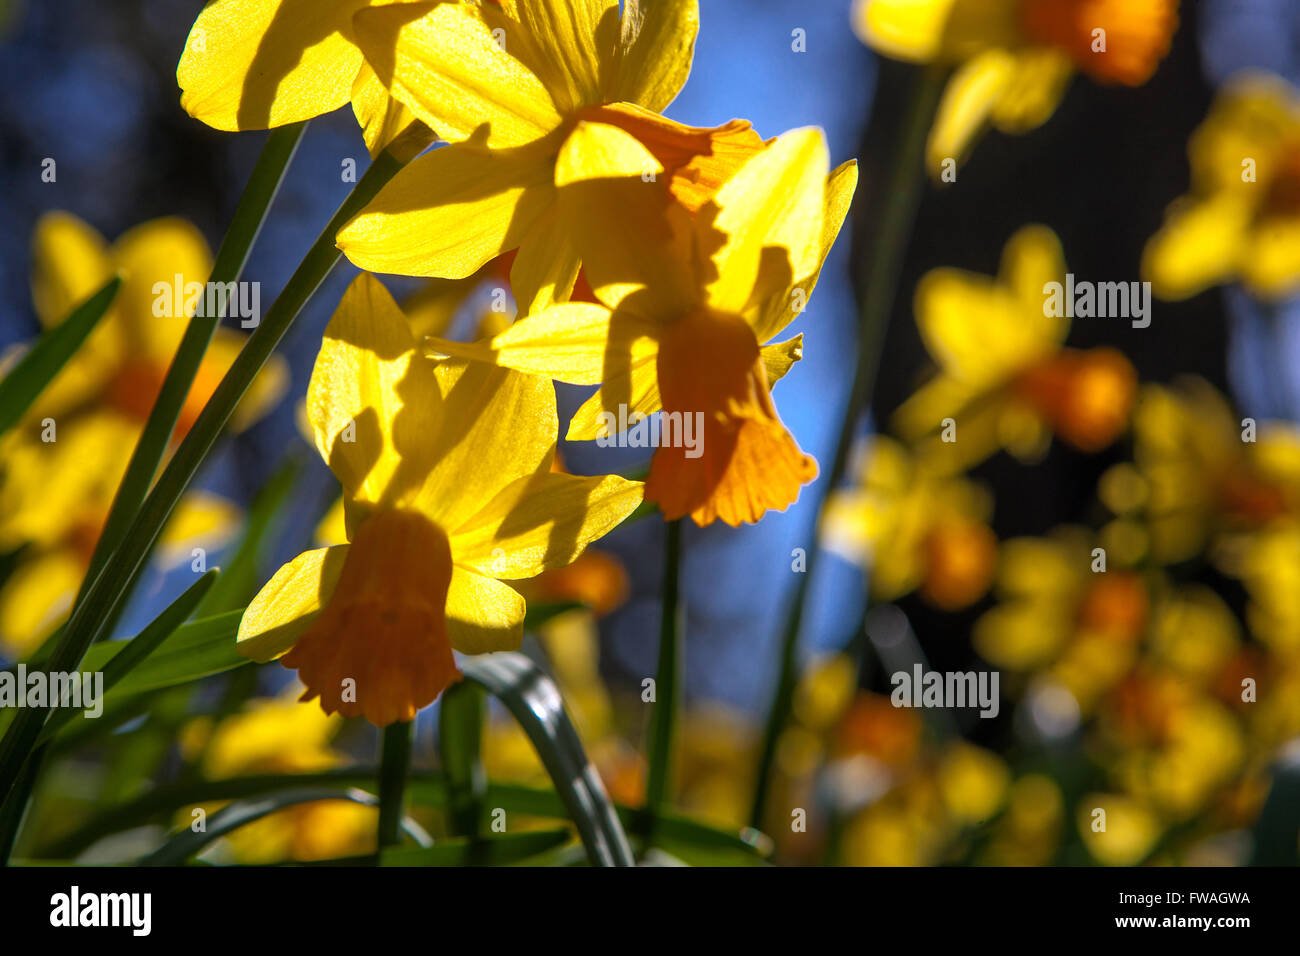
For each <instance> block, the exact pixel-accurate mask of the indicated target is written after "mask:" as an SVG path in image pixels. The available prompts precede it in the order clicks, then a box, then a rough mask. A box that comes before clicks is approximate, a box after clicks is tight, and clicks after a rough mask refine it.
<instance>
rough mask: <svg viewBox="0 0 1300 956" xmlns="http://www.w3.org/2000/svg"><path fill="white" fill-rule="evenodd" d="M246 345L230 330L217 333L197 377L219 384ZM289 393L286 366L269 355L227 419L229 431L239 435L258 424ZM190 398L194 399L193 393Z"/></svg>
mask: <svg viewBox="0 0 1300 956" xmlns="http://www.w3.org/2000/svg"><path fill="white" fill-rule="evenodd" d="M247 341H248V339H247V338H246V337H245V336H244V335H242V334H241V333H239V332H236V331H235V330H233V329H226V328H220V329H217V334H216V335H214V336H213V337H212V342H211V343H210V344H209V345H208V350H207V352H205V353H204V355H203V367H202V370H201V371H200V373H199V374H200V377H201V378H203V379H206V380H208V381H210V382H217V381H220V379H221V378H222V377H223V376H224V375H225V374H226V372H228V371H230V366H232V365H234V364H235V359H237V358H239V353H240V352H242V351H243V350H244V345H245V344H246V343H247ZM288 391H289V366H288V364H287V363H286V362H285V361H284V359H283V358H282V357H281V356H279V355H272V356H271V358H270V359H269V360H268V361H267V363H266V364H265V365H263V366H262V368H261V370H260V371H259V372H258V373H257V375H256V376H255V377H254V378H253V381H252V384H250V385H249V386H248V391H246V392H245V393H244V397H243V398H241V399H240V400H239V404H238V405H236V406H235V413H234V414H233V415H232V416H231V417H230V430H231V431H233V432H242V431H244V430H245V429H247V428H249V427H251V426H252V425H254V424H256V423H257V422H259V421H261V420H262V419H263V418H265V417H266V415H267V414H268V413H269V412H270V411H271V409H273V408H274V407H275V406H276V405H278V404H279V402H280V400H281V399H282V398H284V396H285V395H286V394H287V393H288ZM191 398H196V396H194V394H193V393H192V392H191ZM205 402H206V399H205Z"/></svg>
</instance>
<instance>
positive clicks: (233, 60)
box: [176, 0, 370, 130]
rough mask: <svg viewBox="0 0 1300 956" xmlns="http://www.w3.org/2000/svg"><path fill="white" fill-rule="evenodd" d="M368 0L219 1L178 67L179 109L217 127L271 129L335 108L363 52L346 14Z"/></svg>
mask: <svg viewBox="0 0 1300 956" xmlns="http://www.w3.org/2000/svg"><path fill="white" fill-rule="evenodd" d="M369 2H370V0H332V2H329V3H318V2H314V0H217V2H214V3H209V4H208V5H207V6H206V7H204V8H203V10H202V12H200V13H199V16H198V19H197V20H195V21H194V26H193V28H191V30H190V35H189V38H188V39H187V40H186V41H185V51H184V52H183V53H182V54H181V60H180V63H179V64H178V65H177V67H176V82H177V84H179V86H180V88H181V90H182V93H181V108H182V109H184V110H185V111H186V112H187V113H189V114H190V115H191V116H193V117H194V118H195V119H199V120H202V121H203V122H205V123H207V124H208V125H209V126H212V127H215V128H216V129H223V130H244V129H269V128H271V127H275V126H283V125H285V124H287V123H296V122H298V121H299V120H304V119H309V118H311V117H313V116H320V115H321V114H322V113H328V112H329V111H330V110H334V109H338V107H340V106H342V105H343V104H344V103H346V102H347V101H348V98H349V96H351V94H352V82H353V80H354V79H355V78H356V75H357V70H358V69H360V67H361V62H362V57H361V51H360V50H359V49H357V47H356V45H355V43H354V42H353V38H352V15H353V13H355V12H356V11H357V10H359V9H361V8H362V7H364V6H367V5H368V4H369Z"/></svg>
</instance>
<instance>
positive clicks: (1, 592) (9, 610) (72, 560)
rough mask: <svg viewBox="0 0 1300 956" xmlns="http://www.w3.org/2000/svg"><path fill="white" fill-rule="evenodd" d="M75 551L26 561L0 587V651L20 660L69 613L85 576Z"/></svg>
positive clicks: (58, 552)
mask: <svg viewBox="0 0 1300 956" xmlns="http://www.w3.org/2000/svg"><path fill="white" fill-rule="evenodd" d="M85 573H86V565H85V562H84V561H83V560H82V559H81V558H80V557H79V556H78V555H77V553H76V552H75V551H72V550H70V549H66V548H60V549H56V550H54V551H49V552H46V553H44V554H39V555H36V556H35V557H32V558H28V559H27V560H25V561H23V562H22V563H21V564H19V565H18V567H17V568H15V569H14V571H13V573H12V574H10V575H9V579H8V580H7V581H5V583H4V585H3V586H0V649H3V650H4V653H5V656H7V657H14V658H18V659H20V660H21V659H22V658H24V657H26V656H27V655H28V654H30V653H31V652H32V651H34V650H36V649H37V648H38V647H40V645H41V642H42V641H43V640H45V638H47V637H49V636H50V634H51V633H52V632H53V631H54V628H56V627H57V626H58V625H59V623H60V622H61V621H63V619H64V618H66V617H67V615H68V612H69V611H71V610H72V600H73V598H74V597H76V594H77V588H78V587H79V586H80V585H81V579H82V577H84V576H85Z"/></svg>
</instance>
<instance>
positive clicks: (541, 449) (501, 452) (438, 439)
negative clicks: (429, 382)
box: [410, 359, 559, 528]
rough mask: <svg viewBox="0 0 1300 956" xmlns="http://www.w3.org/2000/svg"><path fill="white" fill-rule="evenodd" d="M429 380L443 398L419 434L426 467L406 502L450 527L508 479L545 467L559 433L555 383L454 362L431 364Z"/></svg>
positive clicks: (481, 366)
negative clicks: (433, 382)
mask: <svg viewBox="0 0 1300 956" xmlns="http://www.w3.org/2000/svg"><path fill="white" fill-rule="evenodd" d="M434 377H435V378H436V379H437V383H438V389H439V392H440V394H441V396H442V397H441V400H440V401H439V402H438V403H437V408H436V414H434V415H432V418H431V419H430V420H429V421H427V422H426V423H425V424H424V426H423V431H422V432H421V433H420V434H419V436H418V437H419V438H420V440H421V441H422V442H423V443H424V444H425V446H427V449H428V452H427V453H428V456H429V458H428V460H429V461H431V462H432V464H430V465H427V466H425V468H424V480H423V483H422V484H421V486H420V488H419V490H418V492H417V493H415V494H414V495H413V496H412V497H411V499H410V503H411V505H412V506H413V507H416V508H419V509H420V510H421V511H423V512H424V513H425V514H427V515H428V516H429V517H430V518H431V519H432V520H433V521H435V522H436V523H437V524H438V525H439V526H440V527H443V528H456V527H459V526H460V525H461V524H463V523H464V522H465V521H466V520H467V519H468V518H469V517H470V516H472V515H473V514H475V513H476V512H478V511H479V510H480V509H481V508H482V507H483V504H484V502H485V501H488V500H490V499H491V498H492V497H493V496H494V495H495V494H496V493H497V492H498V491H500V490H501V489H502V488H504V487H506V486H507V485H509V484H510V483H511V482H512V481H515V480H516V479H518V478H522V477H524V476H526V475H536V474H541V473H544V472H546V471H548V470H550V465H551V460H552V458H553V456H554V454H555V437H556V433H557V431H558V429H559V421H558V417H557V415H556V411H555V386H554V384H552V382H551V381H550V380H549V379H545V378H539V377H537V376H534V375H522V374H520V373H518V372H512V371H510V370H509V369H503V368H497V367H495V366H492V365H487V364H484V363H482V362H462V361H456V360H453V359H449V360H446V361H442V362H438V363H437V364H436V365H435V368H434ZM505 424H508V425H509V429H508V431H503V430H502V426H503V425H505Z"/></svg>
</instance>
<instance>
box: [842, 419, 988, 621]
mask: <svg viewBox="0 0 1300 956" xmlns="http://www.w3.org/2000/svg"><path fill="white" fill-rule="evenodd" d="M992 510H993V504H992V500H991V498H990V496H989V494H988V493H987V492H986V491H984V490H983V489H982V488H980V487H979V486H978V485H975V484H974V483H972V482H970V481H968V480H966V479H964V478H959V477H952V476H950V475H946V474H944V473H942V472H938V473H936V469H933V468H931V467H929V466H928V463H927V461H926V460H925V459H924V458H922V457H920V456H914V455H912V454H910V453H909V452H908V451H907V449H906V448H905V447H904V446H903V445H901V444H899V443H898V442H896V441H894V440H893V439H891V438H887V437H884V436H876V437H873V438H872V439H871V444H870V446H869V448H868V449H867V452H866V454H865V455H864V456H863V461H862V464H861V466H860V469H859V474H858V478H857V481H856V482H855V483H854V484H853V485H851V486H849V487H847V488H844V489H839V490H836V491H834V492H832V494H831V495H830V497H829V498H828V500H827V502H826V508H825V511H824V512H823V516H822V532H821V536H822V543H823V545H824V546H825V547H826V548H828V549H829V550H831V551H833V552H835V553H837V554H839V555H841V556H843V557H845V558H848V559H849V560H851V561H854V562H855V563H857V564H860V565H862V566H864V567H868V566H869V567H870V569H871V575H870V580H871V596H872V598H873V599H874V600H877V601H893V600H895V599H896V598H899V597H901V596H903V595H904V594H907V593H909V592H911V591H914V590H917V589H919V590H920V592H921V595H922V596H923V597H924V598H925V599H926V600H927V601H929V602H930V603H931V604H933V605H935V606H936V607H939V608H942V609H943V610H947V611H954V610H958V609H960V608H963V607H966V606H968V605H970V604H972V603H974V602H975V601H977V600H979V599H980V598H981V597H983V595H984V593H985V592H986V591H987V590H988V588H989V585H990V584H992V582H993V574H994V571H995V570H996V567H997V550H998V545H997V538H996V536H995V535H994V534H993V530H992V529H991V528H990V527H989V524H988V522H989V518H990V517H991V514H992Z"/></svg>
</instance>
